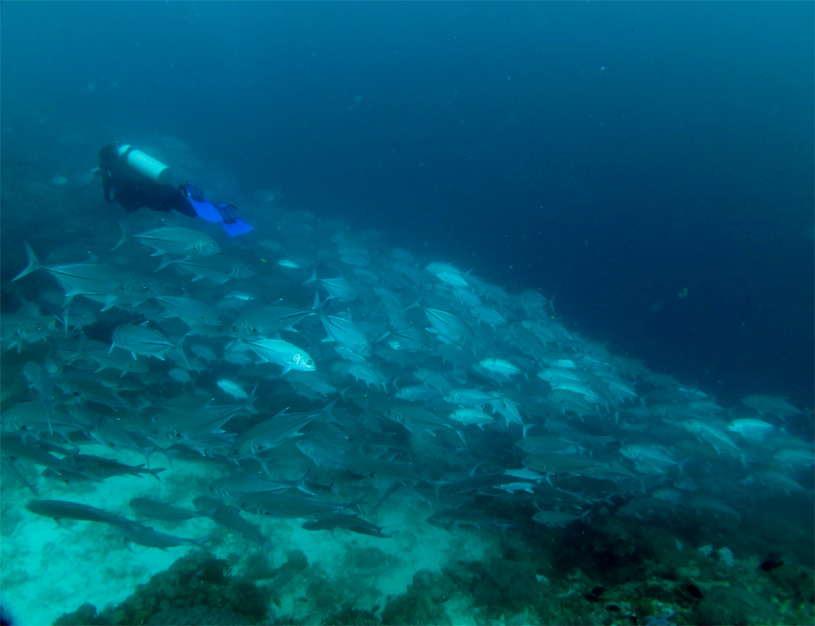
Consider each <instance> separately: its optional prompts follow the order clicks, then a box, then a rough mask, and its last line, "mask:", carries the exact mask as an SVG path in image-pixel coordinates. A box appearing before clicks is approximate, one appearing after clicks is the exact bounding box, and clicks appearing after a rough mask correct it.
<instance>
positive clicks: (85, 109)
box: [2, 2, 815, 406]
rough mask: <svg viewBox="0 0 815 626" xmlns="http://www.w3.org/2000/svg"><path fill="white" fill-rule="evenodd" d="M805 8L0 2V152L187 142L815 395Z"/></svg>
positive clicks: (687, 371) (723, 377)
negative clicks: (144, 140) (162, 138)
mask: <svg viewBox="0 0 815 626" xmlns="http://www.w3.org/2000/svg"><path fill="white" fill-rule="evenodd" d="M811 11H812V7H811V6H810V5H809V4H808V3H794V2H792V3H780V4H778V3H772V4H767V3H694V4H693V5H689V4H683V3H661V4H658V5H655V4H652V3H631V4H626V3H565V4H564V3H516V4H512V5H509V6H506V5H504V4H503V3H454V4H447V3H443V4H435V3H434V4H410V3H396V4H376V3H375V4H370V3H366V4H347V3H337V4H314V5H300V4H299V3H260V4H258V3H209V2H204V3H159V4H146V3H135V4H130V3H128V4H119V3H91V4H85V3H73V2H68V3H10V4H8V5H4V8H3V13H4V21H5V22H6V25H5V26H4V27H3V35H4V36H3V42H2V46H3V48H2V50H3V70H4V71H3V93H2V108H3V128H4V136H3V140H4V142H3V143H4V155H5V156H6V158H7V159H8V158H9V156H8V155H9V154H10V153H11V152H12V149H14V151H15V153H17V154H19V150H17V149H16V147H17V146H19V145H20V144H22V145H23V146H24V147H25V149H26V151H27V156H28V157H29V158H31V159H34V160H35V162H34V163H32V164H31V165H30V168H31V167H38V168H39V169H40V170H48V171H49V172H50V171H53V172H55V173H60V172H64V171H65V170H66V169H70V168H71V167H77V168H78V167H80V166H81V167H85V166H87V167H92V166H93V165H94V164H95V153H96V150H97V149H98V146H100V145H103V144H104V143H108V142H110V141H111V140H114V139H116V140H121V141H130V142H135V141H137V140H138V139H139V138H140V137H148V136H150V135H153V134H157V135H169V136H173V137H180V138H183V139H184V140H185V141H187V142H188V143H189V144H190V145H191V146H192V149H193V151H194V153H195V154H196V156H198V157H199V158H200V159H201V160H203V161H204V162H205V163H207V164H208V165H209V166H211V167H212V168H214V169H215V168H221V169H223V170H228V171H229V172H231V173H232V175H233V176H235V177H236V178H237V179H238V180H239V181H240V184H241V185H243V186H244V187H246V188H247V189H253V188H254V189H258V188H267V187H271V188H278V187H279V188H280V189H281V190H282V192H283V194H285V195H284V196H283V197H284V198H285V203H286V205H287V206H288V207H292V208H296V207H303V208H307V209H309V210H314V211H317V212H318V213H319V214H320V215H325V216H332V217H334V216H342V217H343V218H345V219H349V220H352V221H353V222H354V223H355V224H358V225H359V226H360V227H372V228H376V229H380V230H382V231H384V232H385V233H393V234H394V236H395V238H398V239H402V240H404V244H405V245H406V246H408V247H412V246H417V245H427V246H428V247H429V248H430V249H432V250H437V251H440V252H442V253H444V254H447V255H448V256H450V257H453V256H455V257H456V258H457V259H461V262H462V263H463V264H465V265H468V267H473V268H476V269H477V270H478V271H479V272H480V273H481V274H483V275H484V276H485V278H487V279H490V280H494V281H495V282H498V283H499V284H503V285H507V286H518V287H519V288H526V287H535V288H537V287H542V288H544V289H546V290H547V291H548V292H551V293H556V294H557V298H558V305H559V310H558V313H559V314H561V315H564V316H566V317H568V318H569V319H571V320H573V321H574V322H575V323H577V324H579V326H580V327H581V328H583V329H584V330H585V331H586V332H588V333H590V334H591V335H592V336H593V337H594V338H595V339H597V340H602V341H606V342H609V344H610V345H611V346H613V347H614V349H615V350H619V351H623V352H625V353H628V354H631V355H632V356H637V357H639V358H644V359H645V360H646V361H647V362H648V363H649V364H651V365H652V366H655V367H657V368H658V369H661V370H665V371H670V372H672V373H674V374H676V375H679V376H681V377H683V378H685V379H687V380H689V381H692V382H697V383H700V384H704V385H705V386H706V388H708V389H709V390H710V391H712V392H714V393H716V394H719V395H721V396H725V397H727V398H728V399H737V398H738V397H740V396H742V395H744V394H745V393H752V392H755V391H756V390H761V391H762V392H765V393H769V394H772V395H783V396H789V397H790V398H792V399H793V400H795V401H796V402H797V403H798V404H800V405H804V406H813V385H812V380H813V367H812V352H813V330H812V329H813V325H812V312H813V283H814V282H815V280H813V263H812V259H813V177H812V172H813V149H812V148H813V146H812V136H813V120H812V110H811V109H812V107H811V106H810V105H811V104H812V101H813V85H812V74H813V71H812V70H813V61H812V29H811V23H812V22H811V19H810V18H811V17H812V12H811ZM68 129H73V131H74V135H76V137H75V138H74V140H75V141H74V142H72V143H68V144H66V143H65V142H64V141H63V142H60V139H63V140H64V139H65V137H64V136H65V134H66V133H68V132H70V131H69V130H68ZM30 168H29V170H28V171H29V172H31V174H32V175H33V174H34V171H32V170H31V169H30ZM49 168H50V169H49ZM37 174H38V175H39V174H40V172H39V171H37ZM15 175H17V174H16V172H15ZM20 175H23V174H20ZM200 184H202V185H203V184H204V181H201V182H200ZM210 184H211V183H210ZM55 222H57V223H58V218H56V219H55ZM56 226H57V224H55V227H56Z"/></svg>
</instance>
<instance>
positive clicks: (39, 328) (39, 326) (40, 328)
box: [34, 324, 42, 330]
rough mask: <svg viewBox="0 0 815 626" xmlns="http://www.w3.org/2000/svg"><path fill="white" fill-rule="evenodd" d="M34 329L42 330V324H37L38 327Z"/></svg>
mask: <svg viewBox="0 0 815 626" xmlns="http://www.w3.org/2000/svg"><path fill="white" fill-rule="evenodd" d="M34 328H36V329H37V330H42V324H37V325H36V326H34Z"/></svg>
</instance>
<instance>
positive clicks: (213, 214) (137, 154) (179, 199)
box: [98, 144, 252, 237]
mask: <svg viewBox="0 0 815 626" xmlns="http://www.w3.org/2000/svg"><path fill="white" fill-rule="evenodd" d="M98 171H99V173H100V174H101V175H102V184H103V186H104V191H105V201H106V202H118V203H119V204H121V205H122V207H124V209H125V211H127V212H128V213H132V212H133V211H135V210H136V209H139V208H141V207H143V206H146V207H148V208H150V209H153V210H154V211H164V212H168V211H178V212H179V213H183V214H184V215H187V216H189V217H200V218H203V219H205V220H207V221H208V222H220V223H221V224H223V227H224V230H225V231H226V232H227V234H228V235H230V236H232V237H236V236H238V235H242V234H244V233H247V232H249V231H250V230H252V227H251V226H250V225H249V224H247V223H246V222H244V221H243V220H242V219H240V218H239V217H238V216H237V214H236V209H235V207H234V206H233V205H231V204H227V203H225V202H220V203H218V204H213V203H212V202H210V201H209V200H207V199H206V198H205V197H204V194H203V193H201V190H200V189H198V187H196V186H195V185H193V184H192V183H190V182H186V183H184V184H183V185H179V186H178V187H173V186H172V185H171V184H170V179H171V178H172V172H171V171H170V168H169V167H167V166H166V165H164V164H163V163H161V162H160V161H157V160H156V159H154V158H153V157H151V156H150V155H148V154H145V153H144V152H142V151H141V150H136V149H135V148H134V147H133V146H131V145H127V144H125V145H119V144H109V145H107V146H103V147H102V149H101V150H99V169H98Z"/></svg>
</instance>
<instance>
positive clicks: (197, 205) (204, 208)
mask: <svg viewBox="0 0 815 626" xmlns="http://www.w3.org/2000/svg"><path fill="white" fill-rule="evenodd" d="M182 191H183V193H184V196H185V197H186V198H187V201H188V202H189V203H190V205H191V206H192V208H193V209H194V210H195V214H196V215H197V216H198V217H200V218H202V219H205V220H206V221H208V222H220V221H223V218H222V217H221V213H220V212H219V211H218V209H217V208H215V205H214V204H212V202H210V201H209V200H207V199H206V198H205V197H204V194H203V193H202V192H201V190H200V189H198V187H196V186H195V185H193V184H192V183H186V184H185V185H184V186H183V187H182Z"/></svg>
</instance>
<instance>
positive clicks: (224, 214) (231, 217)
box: [215, 202, 254, 237]
mask: <svg viewBox="0 0 815 626" xmlns="http://www.w3.org/2000/svg"><path fill="white" fill-rule="evenodd" d="M215 208H216V209H217V210H218V213H219V214H220V216H221V220H222V221H223V225H224V230H225V231H226V234H227V235H229V236H230V237H237V236H238V235H243V234H244V233H248V232H249V231H250V230H254V229H253V228H252V226H250V225H249V224H247V223H246V222H244V221H243V220H242V219H241V218H239V217H238V216H237V215H236V214H235V207H234V206H233V205H231V204H227V203H226V202H220V203H219V204H218V206H216V207H215Z"/></svg>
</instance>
